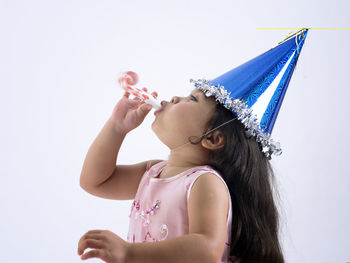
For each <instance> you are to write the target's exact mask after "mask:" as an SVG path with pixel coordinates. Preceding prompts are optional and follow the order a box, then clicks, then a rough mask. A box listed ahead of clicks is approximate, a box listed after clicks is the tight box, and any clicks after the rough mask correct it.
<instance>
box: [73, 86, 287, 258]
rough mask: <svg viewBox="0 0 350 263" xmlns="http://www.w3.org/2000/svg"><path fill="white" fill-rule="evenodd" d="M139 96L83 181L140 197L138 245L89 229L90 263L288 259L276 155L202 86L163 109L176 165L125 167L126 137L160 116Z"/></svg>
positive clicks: (110, 126)
mask: <svg viewBox="0 0 350 263" xmlns="http://www.w3.org/2000/svg"><path fill="white" fill-rule="evenodd" d="M144 90H145V91H147V89H145V88H144ZM129 95H130V94H129V93H128V92H125V93H124V95H123V97H122V98H121V99H120V101H119V102H118V103H117V105H116V106H115V108H114V110H113V113H112V115H111V116H110V118H109V119H108V121H107V123H106V124H105V125H104V127H103V129H102V131H101V132H100V134H99V135H98V137H97V138H96V139H95V141H94V142H93V144H92V145H91V147H90V149H89V151H88V153H87V156H86V159H85V161H84V165H83V169H82V172H81V177H80V185H81V187H82V188H83V189H84V190H85V191H87V192H89V193H90V194H93V195H96V196H99V197H103V198H108V199H114V200H128V199H134V203H133V205H132V208H131V213H130V228H129V233H128V242H126V241H124V240H123V239H121V238H120V237H118V236H117V235H115V234H114V233H112V232H110V231H108V230H92V231H88V232H87V233H86V234H84V235H83V236H82V237H81V239H80V241H79V244H78V254H79V255H82V254H83V252H84V250H85V249H86V248H93V249H94V250H90V251H89V252H87V253H85V254H83V255H82V257H81V258H82V259H87V258H92V257H98V258H100V259H102V260H104V261H105V262H109V263H117V262H118V263H119V262H127V263H129V262H144V263H147V262H152V263H153V262H201V263H202V262H212V263H214V262H215V263H217V262H242V263H248V262H270V263H275V262H276V263H277V262H278V263H281V262H284V260H283V255H282V252H281V248H280V244H279V240H278V214H277V209H276V206H275V203H274V199H273V192H272V185H271V181H273V180H272V179H273V172H272V170H271V166H270V163H269V158H268V157H266V155H265V154H264V153H263V151H262V146H261V145H260V144H259V143H258V142H257V141H256V139H255V137H254V136H249V135H247V133H246V132H245V127H244V125H243V124H242V123H241V121H239V120H238V119H237V117H236V116H235V115H234V114H233V113H232V112H231V111H230V110H228V109H227V108H225V107H224V106H223V104H222V103H220V102H219V101H217V100H216V99H215V98H214V97H213V96H206V94H205V93H204V92H203V91H202V90H201V89H199V88H195V89H194V90H193V91H192V92H191V94H189V95H188V96H187V97H177V96H174V97H173V98H172V99H171V100H170V101H162V103H161V104H162V109H161V110H158V111H156V112H155V120H154V122H153V123H152V130H153V131H154V132H155V134H156V135H157V137H158V138H159V139H160V140H161V141H162V142H163V143H164V144H165V145H166V146H168V147H169V149H170V155H169V158H168V160H166V161H163V160H149V161H145V162H142V163H138V164H134V165H116V160H117V155H118V152H119V148H120V146H121V144H122V142H123V139H124V138H125V136H126V134H127V133H128V132H130V131H131V130H133V129H135V128H136V127H138V126H139V125H140V124H141V123H142V121H143V120H144V118H145V117H146V115H147V114H148V113H149V111H150V110H151V106H150V105H148V104H145V103H144V102H141V101H139V100H138V99H137V98H135V99H129ZM152 95H153V96H154V97H155V98H156V97H157V93H156V92H153V93H152ZM155 241H156V242H155Z"/></svg>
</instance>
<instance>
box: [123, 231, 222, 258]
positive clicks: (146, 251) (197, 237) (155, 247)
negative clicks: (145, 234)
mask: <svg viewBox="0 0 350 263" xmlns="http://www.w3.org/2000/svg"><path fill="white" fill-rule="evenodd" d="M127 246H128V248H127V251H128V252H127V255H126V258H125V261H124V262H127V263H164V262H167V263H178V262H182V263H187V262H189V263H196V262H198V263H217V262H218V261H217V258H216V257H215V256H216V255H215V253H214V252H213V251H214V249H213V248H214V247H213V245H212V242H211V241H210V240H209V239H208V238H207V237H206V236H204V235H202V234H195V233H194V234H188V235H184V236H180V237H176V238H171V239H167V240H164V241H159V242H144V243H128V245H127Z"/></svg>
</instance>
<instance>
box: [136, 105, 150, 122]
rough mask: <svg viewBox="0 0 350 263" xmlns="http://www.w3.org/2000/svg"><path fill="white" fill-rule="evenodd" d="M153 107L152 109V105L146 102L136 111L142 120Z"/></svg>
mask: <svg viewBox="0 0 350 263" xmlns="http://www.w3.org/2000/svg"><path fill="white" fill-rule="evenodd" d="M151 109H152V106H151V105H149V104H146V103H144V104H143V105H141V106H140V107H138V109H137V111H136V113H137V116H138V118H140V120H144V119H145V117H146V115H147V114H148V113H149V112H150V110H151Z"/></svg>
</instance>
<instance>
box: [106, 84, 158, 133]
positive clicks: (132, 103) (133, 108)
mask: <svg viewBox="0 0 350 263" xmlns="http://www.w3.org/2000/svg"><path fill="white" fill-rule="evenodd" d="M142 89H143V90H144V91H146V92H147V88H142ZM151 95H152V96H153V97H154V98H157V96H158V94H157V92H152V93H151ZM129 96H130V93H129V92H125V93H124V95H123V97H122V98H121V99H120V100H119V101H118V103H117V105H116V106H115V107H114V109H113V113H112V116H111V119H112V120H113V121H114V122H115V124H116V128H117V129H118V130H119V131H120V132H122V133H125V134H126V133H128V132H129V131H131V130H133V129H135V128H136V127H138V126H139V125H140V124H141V123H142V122H143V120H144V119H145V117H146V115H147V114H148V113H149V112H150V111H151V109H152V106H151V105H149V104H146V103H145V102H144V101H141V100H140V99H139V98H137V97H135V98H134V99H129Z"/></svg>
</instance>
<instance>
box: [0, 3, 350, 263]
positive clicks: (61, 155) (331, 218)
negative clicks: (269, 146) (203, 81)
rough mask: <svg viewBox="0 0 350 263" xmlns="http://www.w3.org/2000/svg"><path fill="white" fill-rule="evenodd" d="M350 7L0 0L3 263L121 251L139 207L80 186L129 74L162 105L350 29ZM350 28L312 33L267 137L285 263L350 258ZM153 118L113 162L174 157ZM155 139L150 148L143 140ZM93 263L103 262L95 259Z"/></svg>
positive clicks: (313, 39) (314, 37)
mask: <svg viewBox="0 0 350 263" xmlns="http://www.w3.org/2000/svg"><path fill="white" fill-rule="evenodd" d="M349 10H350V9H349V2H348V1H328V2H325V1H315V0H312V1H300V0H296V1H288V2H287V1H285V2H284V1H222V0H216V1H203V0H202V1H199V0H197V1H190V0H177V1H172V2H170V1H153V0H148V1H88V0H85V1H82V0H80V1H78V0H77V1H63V0H61V1H38V0H34V1H24V0H22V1H16V0H11V1H10V0H8V1H4V0H1V1H0V28H1V31H0V33H1V35H0V37H1V41H0V87H1V95H0V100H1V101H0V107H1V109H0V114H1V130H0V132H1V134H0V135H1V165H0V176H1V177H0V179H1V184H0V187H1V188H0V189H1V190H0V214H1V217H0V251H1V253H0V262H6V263H11V262H53V263H56V262H57V263H58V262H59V263H62V262H81V260H80V258H79V256H78V255H77V245H78V241H79V239H80V237H81V236H82V235H83V234H84V233H86V232H87V231H89V230H92V229H108V230H110V231H112V232H114V233H116V234H118V235H119V236H120V237H121V238H123V239H124V240H126V235H127V231H128V220H129V218H128V215H129V212H130V206H131V203H132V200H130V201H112V200H107V199H101V198H98V197H94V196H92V195H90V194H88V193H86V192H85V191H84V190H83V189H81V188H80V186H79V177H80V172H81V168H82V164H83V161H84V158H85V155H86V153H87V151H88V149H89V147H90V145H91V143H92V142H93V140H94V139H95V137H96V136H97V134H98V133H99V132H100V130H101V129H102V127H103V125H104V123H105V122H106V120H107V119H108V118H109V116H110V114H111V112H112V110H113V108H114V106H115V104H116V102H117V101H118V100H119V99H120V97H121V96H122V91H121V89H120V88H119V87H118V85H117V78H118V74H119V72H121V71H125V70H133V71H135V72H137V73H138V74H139V76H140V82H139V86H146V87H148V89H149V90H151V91H153V90H156V91H157V92H158V93H159V97H160V98H161V99H170V97H171V96H172V95H186V94H187V92H188V91H189V90H191V87H190V83H189V79H190V78H201V77H207V78H209V79H210V78H214V77H217V76H219V75H221V74H222V73H224V72H227V71H228V70H230V69H232V68H234V67H236V66H238V65H240V64H242V63H244V62H246V61H248V60H249V59H251V58H253V57H255V56H257V55H260V54H261V53H263V52H265V51H267V50H268V49H270V48H272V47H274V46H275V45H277V43H278V42H279V41H281V40H283V39H284V38H285V37H286V36H287V34H288V33H289V32H291V31H293V32H295V31H297V30H288V29H286V30H259V29H256V28H260V27H293V28H300V27H336V28H339V27H350V19H349V15H348V11H349ZM349 40H350V30H317V29H314V30H310V31H309V33H308V36H307V39H306V42H305V44H304V47H303V49H302V52H301V55H300V57H299V61H298V64H297V67H296V69H295V71H294V75H293V77H292V79H291V82H290V85H289V88H288V91H287V94H286V97H285V99H284V102H283V104H282V108H281V110H280V112H279V116H278V118H277V121H276V124H275V126H274V131H273V133H272V136H273V138H274V139H275V140H277V141H280V142H281V145H282V149H283V150H284V153H283V155H282V156H280V157H276V158H274V160H273V161H272V163H273V166H274V168H275V172H276V177H277V180H278V186H279V191H280V195H281V224H282V230H281V239H282V244H283V250H284V255H285V258H286V262H298V263H304V262H305V263H306V262H307V263H309V262H317V263H323V262H332V263H333V262H340V263H345V262H348V261H350V252H349V251H350V249H349V248H350V245H349V243H350V241H349V238H350V227H349V222H350V206H349V200H350V193H349V183H350V179H349V172H348V166H347V165H348V163H349V161H350V160H349V155H350V150H349V146H350V143H349V139H348V132H349V127H350V126H349V124H348V121H349V117H348V115H349V113H350V111H349V106H348V105H349V95H350V92H349V65H348V62H349V59H350V55H349V49H348V47H349ZM153 119H154V115H153V111H152V112H151V113H150V114H149V115H148V116H147V118H146V120H145V122H144V123H143V124H142V125H141V126H140V127H139V128H138V129H136V130H134V131H132V132H131V133H130V134H129V135H128V136H127V138H126V140H125V141H124V144H123V145H122V148H121V150H120V154H119V157H118V161H119V162H120V163H123V164H132V163H136V162H140V161H144V160H148V159H158V158H160V159H167V157H168V149H167V148H166V147H165V146H164V145H162V143H161V142H160V141H159V140H158V139H157V137H156V136H155V135H154V133H153V132H152V130H151V123H152V121H153ZM145 138H147V140H145ZM89 262H101V260H99V259H90V260H89Z"/></svg>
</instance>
